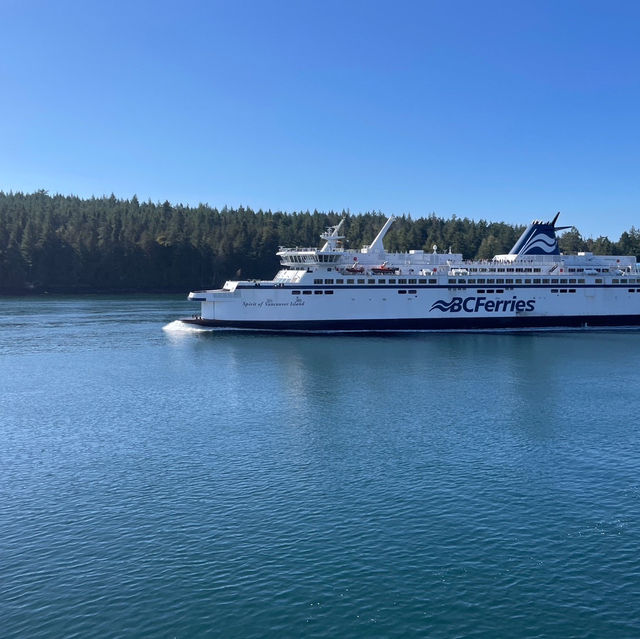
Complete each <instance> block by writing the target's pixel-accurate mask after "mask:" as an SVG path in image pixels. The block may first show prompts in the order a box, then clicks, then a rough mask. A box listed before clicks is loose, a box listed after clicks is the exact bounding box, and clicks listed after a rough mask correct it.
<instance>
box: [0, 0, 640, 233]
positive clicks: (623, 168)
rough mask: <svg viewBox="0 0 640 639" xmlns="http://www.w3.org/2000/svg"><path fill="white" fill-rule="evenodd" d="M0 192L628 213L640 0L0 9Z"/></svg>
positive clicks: (639, 186)
mask: <svg viewBox="0 0 640 639" xmlns="http://www.w3.org/2000/svg"><path fill="white" fill-rule="evenodd" d="M0 24H2V37H0V189H2V190H5V191H9V190H13V191H33V190H36V189H39V188H45V189H48V190H49V192H51V193H56V192H59V193H64V194H70V193H73V194H77V195H80V196H90V195H97V196H101V195H103V194H107V195H108V194H111V193H112V192H113V193H115V194H116V195H117V196H119V197H131V196H132V195H133V194H137V195H138V197H139V198H140V199H147V198H151V199H152V200H153V201H164V200H167V199H168V200H169V201H171V202H182V203H185V204H198V203H199V202H207V203H209V204H210V205H212V206H218V207H222V206H224V205H225V204H226V205H229V206H238V205H240V204H243V205H245V206H251V207H252V208H256V209H257V208H263V209H272V210H286V211H293V210H307V209H309V210H313V209H318V210H324V211H327V210H338V211H340V210H343V209H348V210H350V211H351V212H352V213H358V212H363V211H370V210H379V211H382V212H384V213H394V214H407V213H408V214H411V215H412V216H414V217H417V216H421V215H428V214H430V213H432V212H435V213H436V214H437V215H440V216H443V217H450V216H451V215H454V214H455V215H457V216H459V217H470V218H473V219H481V218H484V219H488V220H492V221H507V222H511V223H519V224H522V223H526V222H529V221H530V220H531V219H533V218H550V217H552V216H553V214H554V213H555V212H556V211H558V210H560V211H561V212H562V214H561V217H560V221H561V223H564V224H575V225H576V226H577V227H578V228H579V229H580V231H581V232H582V233H583V235H584V236H590V235H591V236H594V237H596V236H598V235H608V236H609V237H611V238H612V239H617V238H618V237H619V235H620V233H621V232H622V231H624V230H628V229H629V228H630V227H631V226H632V225H635V226H637V227H640V179H639V178H640V2H615V1H610V0H609V1H606V2H605V1H602V2H589V1H579V2H571V1H564V2H563V1H560V0H556V1H554V2H546V1H544V0H536V1H533V0H531V1H518V0H511V1H508V2H507V1H504V2H496V1H492V0H482V1H479V0H477V1H473V2H472V1H462V0H452V1H448V2H445V1H442V2H429V1H423V2H403V1H398V0H395V1H389V2H374V1H353V2H349V1H341V2H334V1H333V0H322V1H303V0H301V1H298V2H284V1H268V0H264V1H261V2H258V1H243V0H236V1H233V2H231V1H229V2H214V1H211V2H200V1H189V0H184V1H181V2H178V1H177V0H175V1H173V2H164V1H161V0H160V1H154V2H142V1H141V2H135V1H129V2H120V1H110V2H97V1H87V0H85V1H82V2H73V1H65V0H58V1H56V2H39V1H36V0H2V2H1V3H0Z"/></svg>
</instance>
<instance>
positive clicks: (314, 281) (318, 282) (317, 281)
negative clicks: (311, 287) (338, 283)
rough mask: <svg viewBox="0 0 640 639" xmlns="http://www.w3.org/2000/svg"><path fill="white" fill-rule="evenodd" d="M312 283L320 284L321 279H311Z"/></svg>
mask: <svg viewBox="0 0 640 639" xmlns="http://www.w3.org/2000/svg"><path fill="white" fill-rule="evenodd" d="M313 283H314V284H322V280H313Z"/></svg>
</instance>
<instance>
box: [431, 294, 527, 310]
mask: <svg viewBox="0 0 640 639" xmlns="http://www.w3.org/2000/svg"><path fill="white" fill-rule="evenodd" d="M535 306H536V301H535V300H519V299H518V298H517V297H513V298H512V299H510V300H504V299H503V300H493V299H491V300H490V299H487V298H486V297H476V296H474V295H472V296H470V297H452V298H451V300H450V301H446V300H436V301H435V302H434V303H433V304H432V305H431V308H430V309H429V312H431V311H433V310H437V311H442V312H443V313H460V312H463V313H478V312H480V311H485V312H487V313H514V312H517V313H522V312H524V311H533V310H535Z"/></svg>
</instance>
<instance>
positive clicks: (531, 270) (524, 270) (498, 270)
mask: <svg viewBox="0 0 640 639" xmlns="http://www.w3.org/2000/svg"><path fill="white" fill-rule="evenodd" d="M467 270H468V271H469V272H470V273H540V272H541V269H539V268H469V269H467ZM589 270H591V271H596V272H598V273H606V272H607V271H608V270H609V269H608V268H602V269H600V268H590V269H589ZM567 271H568V272H569V273H584V269H583V268H568V269H567Z"/></svg>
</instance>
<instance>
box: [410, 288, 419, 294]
mask: <svg viewBox="0 0 640 639" xmlns="http://www.w3.org/2000/svg"><path fill="white" fill-rule="evenodd" d="M417 292H418V291H416V289H415V288H413V289H411V290H410V291H409V295H416V294H417Z"/></svg>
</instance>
